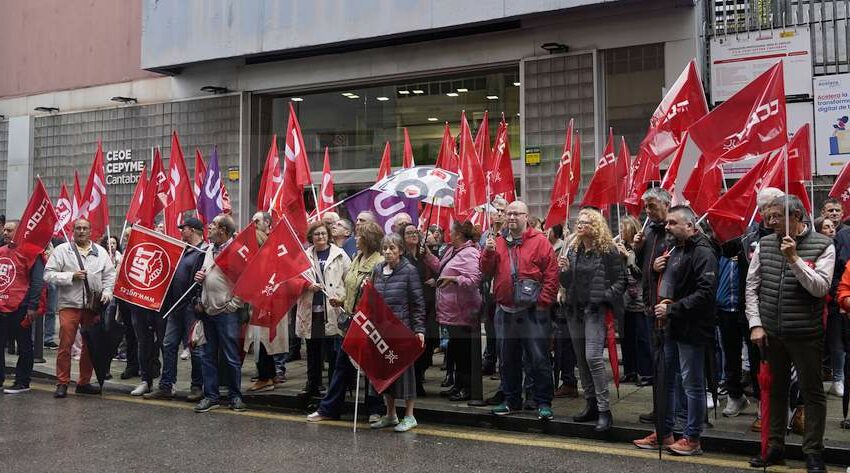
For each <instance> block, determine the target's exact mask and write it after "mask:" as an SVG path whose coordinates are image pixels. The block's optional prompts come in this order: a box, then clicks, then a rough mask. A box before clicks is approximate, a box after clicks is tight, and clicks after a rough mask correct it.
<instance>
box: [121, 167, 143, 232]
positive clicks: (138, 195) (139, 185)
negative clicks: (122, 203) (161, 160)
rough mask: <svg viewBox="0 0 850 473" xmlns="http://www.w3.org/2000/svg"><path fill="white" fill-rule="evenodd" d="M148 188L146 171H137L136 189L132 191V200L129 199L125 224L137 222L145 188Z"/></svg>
mask: <svg viewBox="0 0 850 473" xmlns="http://www.w3.org/2000/svg"><path fill="white" fill-rule="evenodd" d="M147 186H148V170H147V169H145V168H142V170H141V171H139V180H138V181H137V182H136V189H135V190H134V191H133V198H132V199H130V206H129V208H128V209H127V215H126V217H125V219H126V220H127V223H129V224H131V225H132V224H134V223H136V222H138V221H139V209H141V208H142V202H144V200H145V188H147Z"/></svg>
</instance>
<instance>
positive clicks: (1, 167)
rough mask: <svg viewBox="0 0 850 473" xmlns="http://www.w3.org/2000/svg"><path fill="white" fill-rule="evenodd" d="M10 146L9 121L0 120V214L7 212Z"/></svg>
mask: <svg viewBox="0 0 850 473" xmlns="http://www.w3.org/2000/svg"><path fill="white" fill-rule="evenodd" d="M8 147H9V122H8V121H6V120H0V214H7V212H6V161H7V157H8V154H9V153H8Z"/></svg>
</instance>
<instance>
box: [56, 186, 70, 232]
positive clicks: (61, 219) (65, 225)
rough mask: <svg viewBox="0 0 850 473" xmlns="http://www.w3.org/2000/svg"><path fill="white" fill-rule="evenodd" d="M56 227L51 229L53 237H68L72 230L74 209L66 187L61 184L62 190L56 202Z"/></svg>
mask: <svg viewBox="0 0 850 473" xmlns="http://www.w3.org/2000/svg"><path fill="white" fill-rule="evenodd" d="M54 208H55V209H56V217H57V220H56V225H55V226H54V227H53V236H54V237H57V238H59V237H63V238H64V237H65V236H67V235H70V234H71V233H72V232H73V230H74V219H73V216H74V208H73V203H72V202H71V197H70V196H69V195H68V187H66V186H65V183H64V182H63V183H62V189H61V190H60V191H59V198H58V199H57V200H56V205H55V207H54Z"/></svg>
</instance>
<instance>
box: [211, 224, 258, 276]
mask: <svg viewBox="0 0 850 473" xmlns="http://www.w3.org/2000/svg"><path fill="white" fill-rule="evenodd" d="M259 249H260V247H259V245H257V225H256V224H255V223H254V222H251V223H250V224H249V225H248V226H247V227H245V228H244V229H242V231H241V232H239V234H237V235H236V238H234V239H233V241H232V242H230V244H229V245H227V247H226V248H225V249H223V250H221V253H219V254H218V256H216V258H215V265H216V266H218V269H220V270H221V272H222V273H224V275H225V276H227V279H230V282H232V283H233V284H236V281H238V280H239V276H241V275H242V272H243V271H244V270H245V267H246V266H248V261H250V260H251V258H253V257H254V255H256V254H257V251H259Z"/></svg>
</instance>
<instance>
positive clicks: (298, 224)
mask: <svg viewBox="0 0 850 473" xmlns="http://www.w3.org/2000/svg"><path fill="white" fill-rule="evenodd" d="M283 154H284V156H285V158H286V161H285V165H284V169H283V184H282V185H281V187H280V188H279V189H278V190H277V191H276V195H275V197H274V202H273V204H272V208H271V210H272V213H273V214H275V216H276V217H277V218H281V217H282V216H283V215H286V216H287V218H288V219H289V222H290V223H291V224H292V227H293V229H294V230H295V233H296V234H297V235H298V238H299V239H300V240H302V241H304V240H306V238H307V210H306V206H305V205H304V186H305V185H307V184H311V183H312V181H311V180H310V166H309V165H308V163H307V150H306V149H305V147H304V137H303V136H302V135H301V125H299V124H298V118H297V117H296V116H295V109H293V108H292V103H290V104H289V124H288V125H287V129H286V146H285V148H284V150H283ZM273 312H274V311H273Z"/></svg>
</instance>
